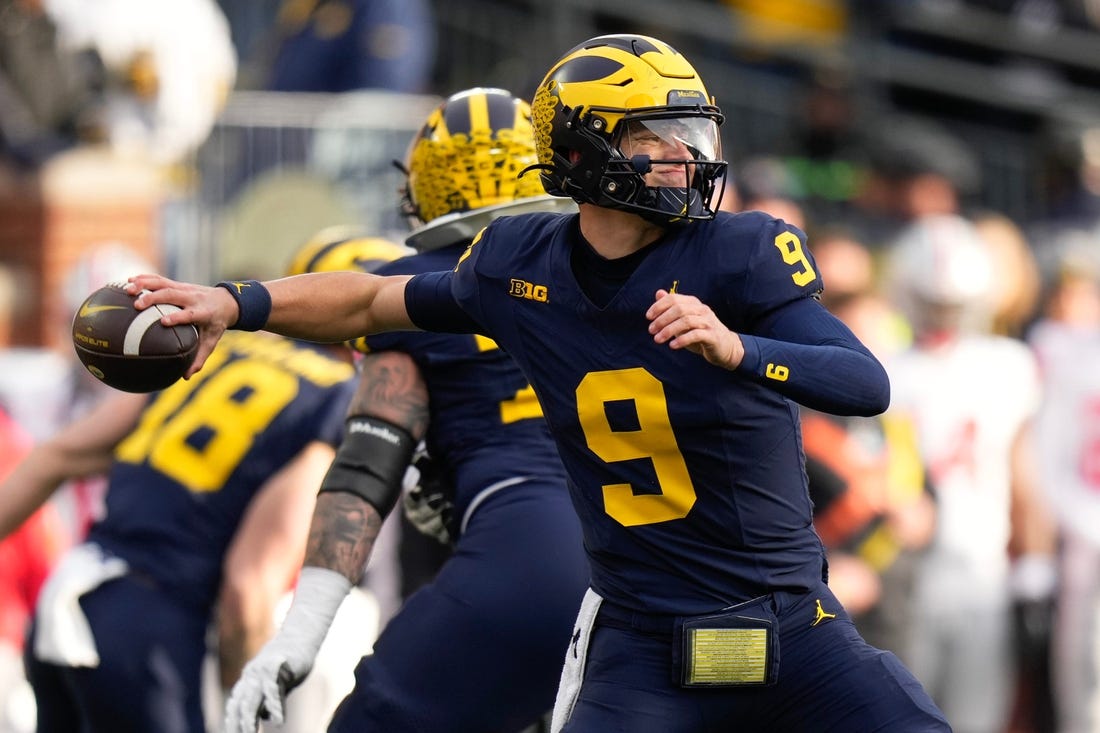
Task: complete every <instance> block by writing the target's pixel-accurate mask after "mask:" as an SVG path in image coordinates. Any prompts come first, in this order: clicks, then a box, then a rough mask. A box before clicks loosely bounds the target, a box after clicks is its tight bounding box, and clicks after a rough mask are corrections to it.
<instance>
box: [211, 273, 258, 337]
mask: <svg viewBox="0 0 1100 733" xmlns="http://www.w3.org/2000/svg"><path fill="white" fill-rule="evenodd" d="M218 287H219V288H225V289H226V290H228V291H229V294H230V295H232V296H233V300H235V301H237V310H238V313H237V322H236V323H234V324H233V325H232V326H230V328H232V329H236V330H237V331H259V330H261V329H262V328H263V327H264V326H266V325H267V319H268V317H269V316H270V315H271V293H269V292H267V288H265V287H264V286H263V283H261V282H260V281H259V280H243V281H234V282H229V281H228V280H223V281H222V282H220V283H218Z"/></svg>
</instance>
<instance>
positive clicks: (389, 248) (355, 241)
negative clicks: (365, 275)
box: [286, 226, 412, 275]
mask: <svg viewBox="0 0 1100 733" xmlns="http://www.w3.org/2000/svg"><path fill="white" fill-rule="evenodd" d="M411 253H412V250H411V249H409V248H408V247H405V246H403V245H400V244H397V243H396V242H391V241H390V240H388V239H384V238H382V237H365V236H361V235H360V234H359V232H358V230H357V229H355V228H354V227H342V226H338V227H328V228H326V229H322V230H321V231H319V232H318V233H317V234H315V235H313V237H311V238H310V240H309V241H308V242H306V243H305V244H304V245H303V246H302V248H301V249H300V250H298V252H297V253H296V254H295V255H294V258H293V259H292V260H291V261H290V266H289V267H287V269H286V274H287V275H303V274H305V273H309V272H339V271H341V270H352V271H360V272H372V271H374V270H375V269H376V268H378V267H379V266H380V265H382V264H383V263H385V262H390V261H391V260H396V259H397V258H399V257H404V256H405V255H408V254H411Z"/></svg>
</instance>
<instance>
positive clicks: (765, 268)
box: [731, 217, 822, 324]
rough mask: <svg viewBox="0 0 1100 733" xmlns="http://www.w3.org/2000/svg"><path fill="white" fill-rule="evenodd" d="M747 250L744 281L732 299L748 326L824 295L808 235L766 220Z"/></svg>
mask: <svg viewBox="0 0 1100 733" xmlns="http://www.w3.org/2000/svg"><path fill="white" fill-rule="evenodd" d="M750 232H751V230H750ZM750 237H752V239H753V241H752V242H751V244H750V246H749V249H748V260H747V262H746V263H745V266H744V273H745V274H744V277H743V278H740V279H739V280H738V282H739V283H740V287H739V288H738V289H737V290H735V291H734V292H733V293H731V299H732V300H733V301H734V302H735V303H736V306H735V307H737V308H738V309H739V310H741V311H742V313H743V315H744V317H745V318H746V319H747V322H748V323H749V324H752V323H753V322H755V321H757V320H759V319H761V318H764V317H765V316H767V315H768V314H769V313H770V312H771V311H772V310H774V309H776V308H778V307H780V306H782V305H784V304H786V303H790V302H791V301H795V300H801V299H804V298H809V297H812V296H814V295H817V294H818V293H820V292H821V289H822V282H821V277H820V276H819V275H818V273H817V264H816V263H815V262H814V258H813V255H812V254H811V253H810V250H809V248H808V247H807V246H806V235H805V234H803V233H802V231H801V230H800V229H798V228H797V227H793V226H791V225H789V224H786V223H784V222H783V221H782V220H780V219H772V218H770V217H768V218H765V219H764V220H763V222H762V224H761V225H760V226H759V227H758V228H757V229H756V231H755V232H753V233H750Z"/></svg>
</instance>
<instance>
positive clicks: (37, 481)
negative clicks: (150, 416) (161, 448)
mask: <svg viewBox="0 0 1100 733" xmlns="http://www.w3.org/2000/svg"><path fill="white" fill-rule="evenodd" d="M145 400H146V396H145V395H141V394H129V393H118V394H117V395H112V396H111V397H110V398H108V399H105V400H103V401H102V402H101V403H100V404H99V405H97V406H96V407H95V408H94V409H93V410H92V411H91V412H90V413H89V414H88V415H86V416H85V417H83V418H80V419H78V420H76V421H75V422H72V423H70V424H69V425H67V426H66V427H64V428H62V429H61V431H60V432H58V433H57V435H55V436H54V437H52V438H50V439H49V440H47V441H46V442H44V443H40V444H39V445H37V446H35V447H34V448H33V449H32V450H31V452H30V453H28V454H27V455H26V457H24V458H23V460H22V461H21V462H20V463H19V465H17V466H16V467H15V468H14V469H13V470H12V472H11V474H9V475H8V477H7V478H6V479H5V480H4V482H3V483H0V497H3V501H0V538H4V537H6V536H8V535H9V534H11V533H12V532H14V531H15V530H16V529H17V528H18V527H19V526H20V525H21V524H22V523H23V522H24V521H26V519H27V517H29V516H30V515H31V514H33V513H34V511H35V510H36V509H38V507H40V506H42V504H44V503H45V502H46V500H47V499H49V498H50V496H52V495H53V492H54V491H56V490H57V488H58V487H59V486H61V484H63V483H64V482H66V481H68V480H70V479H75V478H83V477H86V476H96V475H100V474H104V473H106V472H107V469H108V468H110V466H111V460H112V458H113V454H114V449H115V446H116V445H118V443H119V442H120V441H121V440H122V439H123V438H124V437H126V434H127V433H129V432H130V430H132V429H133V427H134V426H135V425H136V424H137V421H138V416H139V415H140V414H141V410H142V408H143V407H144V406H145Z"/></svg>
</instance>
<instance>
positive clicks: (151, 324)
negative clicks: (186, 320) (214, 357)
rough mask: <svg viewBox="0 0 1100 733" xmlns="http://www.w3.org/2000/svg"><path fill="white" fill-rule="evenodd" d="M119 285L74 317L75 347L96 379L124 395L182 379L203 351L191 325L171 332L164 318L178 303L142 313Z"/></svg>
mask: <svg viewBox="0 0 1100 733" xmlns="http://www.w3.org/2000/svg"><path fill="white" fill-rule="evenodd" d="M135 297H136V296H133V295H130V294H129V293H127V292H126V291H125V290H123V285H122V284H121V283H110V284H108V285H105V286H103V287H102V288H100V289H99V290H96V291H95V292H94V293H92V294H91V295H89V296H88V297H87V298H86V299H85V300H84V302H83V303H81V305H80V309H79V310H77V312H76V316H75V317H74V318H73V348H74V349H76V355H77V356H78V357H79V358H80V362H81V363H82V364H83V365H84V366H85V367H86V368H87V369H88V371H89V372H91V373H92V374H93V375H94V376H95V377H96V378H97V379H99V380H100V381H102V382H103V383H104V384H107V385H109V386H111V387H114V388H115V389H119V390H122V391H123V392H155V391H157V390H160V389H164V388H165V387H168V386H170V385H171V384H173V383H174V382H176V381H177V380H178V379H179V378H180V377H182V376H183V374H184V372H186V371H187V369H188V367H190V366H191V362H193V361H194V360H195V354H196V352H197V351H198V348H199V334H198V331H197V330H195V327H194V326H192V325H191V324H186V325H183V326H172V327H171V328H167V327H165V326H163V325H161V323H160V318H161V316H163V315H164V314H166V313H170V312H171V311H173V310H179V309H178V308H177V307H176V306H174V305H154V306H151V307H149V308H146V309H145V310H142V311H139V310H137V309H136V308H135V307H134V298H135Z"/></svg>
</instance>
